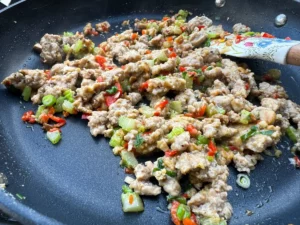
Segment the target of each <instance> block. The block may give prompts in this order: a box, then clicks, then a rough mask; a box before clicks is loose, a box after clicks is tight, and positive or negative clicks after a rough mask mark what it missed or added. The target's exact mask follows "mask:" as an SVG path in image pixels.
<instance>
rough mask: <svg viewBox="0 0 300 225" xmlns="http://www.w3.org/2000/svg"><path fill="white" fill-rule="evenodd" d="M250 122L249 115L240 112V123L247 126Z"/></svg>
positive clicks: (243, 111)
mask: <svg viewBox="0 0 300 225" xmlns="http://www.w3.org/2000/svg"><path fill="white" fill-rule="evenodd" d="M250 121H251V113H250V112H248V111H247V110H245V109H243V110H242V112H241V119H240V123H241V124H245V125H247V124H248V123H249V122H250Z"/></svg>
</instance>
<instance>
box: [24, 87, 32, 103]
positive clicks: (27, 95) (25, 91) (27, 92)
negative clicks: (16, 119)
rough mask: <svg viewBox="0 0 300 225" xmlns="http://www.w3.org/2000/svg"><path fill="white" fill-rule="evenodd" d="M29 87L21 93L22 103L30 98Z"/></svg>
mask: <svg viewBox="0 0 300 225" xmlns="http://www.w3.org/2000/svg"><path fill="white" fill-rule="evenodd" d="M31 90H32V89H31V87H29V86H25V88H24V89H23V92H22V96H23V100H24V101H28V100H29V98H30V95H31Z"/></svg>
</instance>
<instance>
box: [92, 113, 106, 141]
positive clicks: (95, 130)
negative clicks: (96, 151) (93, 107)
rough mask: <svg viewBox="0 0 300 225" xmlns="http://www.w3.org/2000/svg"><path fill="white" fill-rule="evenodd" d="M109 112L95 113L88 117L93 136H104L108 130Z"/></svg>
mask: <svg viewBox="0 0 300 225" xmlns="http://www.w3.org/2000/svg"><path fill="white" fill-rule="evenodd" d="M107 116H108V112H107V111H93V112H92V115H91V116H88V120H89V122H88V126H89V127H90V132H91V134H92V135H93V136H95V137H96V136H97V135H99V134H103V133H104V131H105V130H106V123H107V121H108V117H107Z"/></svg>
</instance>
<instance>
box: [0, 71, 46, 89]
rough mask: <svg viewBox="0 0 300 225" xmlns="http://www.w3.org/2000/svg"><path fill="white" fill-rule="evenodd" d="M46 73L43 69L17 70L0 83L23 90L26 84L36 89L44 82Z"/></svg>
mask: <svg viewBox="0 0 300 225" xmlns="http://www.w3.org/2000/svg"><path fill="white" fill-rule="evenodd" d="M46 80H47V75H46V73H45V72H44V71H43V70H19V71H18V72H16V73H12V74H11V75H9V76H8V77H6V78H5V79H4V80H3V81H2V84H4V85H5V86H7V87H9V86H10V85H12V86H13V87H15V88H17V89H20V90H23V89H24V88H25V87H26V86H29V87H31V88H32V89H38V88H40V87H41V86H43V85H44V84H45V82H46Z"/></svg>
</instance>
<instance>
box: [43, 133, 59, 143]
mask: <svg viewBox="0 0 300 225" xmlns="http://www.w3.org/2000/svg"><path fill="white" fill-rule="evenodd" d="M46 136H47V138H48V140H49V141H51V143H52V144H54V145H55V144H57V143H58V142H59V141H60V139H61V133H60V132H59V131H58V130H56V131H52V132H50V131H48V132H47V134H46Z"/></svg>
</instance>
